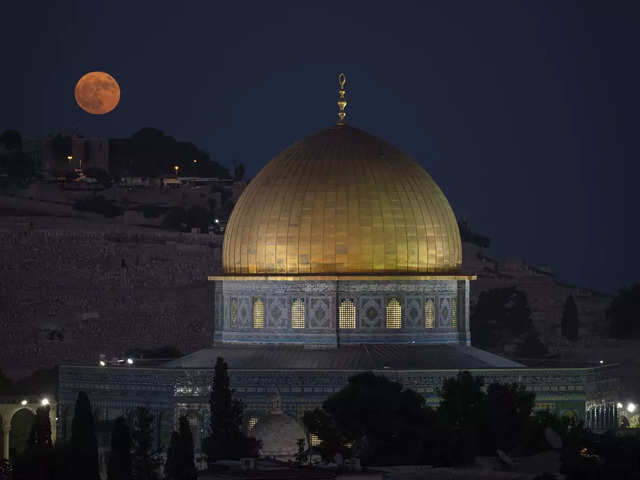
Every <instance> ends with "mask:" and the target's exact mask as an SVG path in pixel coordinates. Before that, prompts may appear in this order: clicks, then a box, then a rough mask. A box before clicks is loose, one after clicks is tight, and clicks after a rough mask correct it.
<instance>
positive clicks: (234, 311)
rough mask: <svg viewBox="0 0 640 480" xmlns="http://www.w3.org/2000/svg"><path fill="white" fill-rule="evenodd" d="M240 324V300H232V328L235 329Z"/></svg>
mask: <svg viewBox="0 0 640 480" xmlns="http://www.w3.org/2000/svg"><path fill="white" fill-rule="evenodd" d="M237 322H238V299H237V298H232V299H231V328H235V326H236V323H237Z"/></svg>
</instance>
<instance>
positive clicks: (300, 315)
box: [291, 298, 304, 328]
mask: <svg viewBox="0 0 640 480" xmlns="http://www.w3.org/2000/svg"><path fill="white" fill-rule="evenodd" d="M291 328H304V300H302V299H300V298H297V299H296V300H294V301H293V303H292V304H291Z"/></svg>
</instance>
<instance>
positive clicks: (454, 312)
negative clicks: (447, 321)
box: [451, 297, 458, 328]
mask: <svg viewBox="0 0 640 480" xmlns="http://www.w3.org/2000/svg"><path fill="white" fill-rule="evenodd" d="M451 326H452V327H453V328H458V299H457V298H456V297H453V298H452V299H451Z"/></svg>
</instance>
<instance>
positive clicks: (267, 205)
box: [222, 125, 462, 275]
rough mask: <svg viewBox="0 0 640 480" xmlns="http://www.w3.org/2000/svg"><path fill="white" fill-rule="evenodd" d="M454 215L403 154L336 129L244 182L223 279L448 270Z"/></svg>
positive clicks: (453, 252) (456, 255)
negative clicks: (248, 182)
mask: <svg viewBox="0 0 640 480" xmlns="http://www.w3.org/2000/svg"><path fill="white" fill-rule="evenodd" d="M461 252H462V247H461V244H460V233H459V230H458V224H457V223H456V219H455V216H454V214H453V210H452V209H451V206H450V205H449V202H448V201H447V199H446V197H445V196H444V194H443V193H442V191H441V190H440V188H438V186H437V185H436V183H435V182H434V181H433V179H432V178H431V176H430V175H429V174H428V173H427V172H426V171H425V170H424V169H423V168H421V167H420V166H419V165H418V164H417V163H416V162H415V161H414V160H413V159H412V158H411V157H410V156H409V155H407V154H406V153H404V152H401V151H400V150H398V149H396V148H395V147H393V146H392V145H390V144H389V143H387V142H385V141H384V140H382V139H380V138H378V137H375V136H373V135H370V134H368V133H366V132H364V131H362V130H359V129H357V128H353V127H350V126H346V125H339V126H334V127H331V128H328V129H326V130H322V131H320V132H318V133H316V134H314V135H311V136H310V137H307V138H305V139H303V140H301V141H299V142H297V143H294V144H293V145H291V146H290V147H288V148H286V149H285V150H284V151H283V152H281V153H280V154H279V155H277V156H276V157H275V158H274V159H273V160H271V162H269V163H268V164H267V166H265V167H264V168H263V169H262V170H261V171H260V172H259V173H258V175H256V177H255V178H254V179H253V180H252V181H251V183H250V184H249V185H248V186H247V188H246V189H245V191H244V192H243V193H242V195H241V196H240V198H239V199H238V202H237V204H236V206H235V208H234V210H233V212H232V214H231V218H230V219H229V223H228V225H227V230H226V233H225V236H224V245H223V252H222V268H223V272H224V273H225V274H275V275H278V274H372V273H391V274H401V273H451V272H455V271H456V270H458V268H459V267H460V264H461V262H462V253H461Z"/></svg>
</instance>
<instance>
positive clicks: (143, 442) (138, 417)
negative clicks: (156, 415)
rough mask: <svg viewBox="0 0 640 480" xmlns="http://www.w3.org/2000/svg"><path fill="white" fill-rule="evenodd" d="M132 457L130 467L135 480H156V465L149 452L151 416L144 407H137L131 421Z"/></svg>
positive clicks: (151, 438) (151, 433) (151, 429)
mask: <svg viewBox="0 0 640 480" xmlns="http://www.w3.org/2000/svg"><path fill="white" fill-rule="evenodd" d="M131 437H132V440H133V455H132V458H131V466H132V473H133V478H134V479H135V480H154V479H156V478H158V474H157V468H158V463H157V461H156V460H155V459H154V458H153V452H152V451H151V448H152V445H153V415H152V414H151V412H149V410H148V409H147V408H145V407H137V408H136V410H135V413H134V419H133V434H132V435H131Z"/></svg>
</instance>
